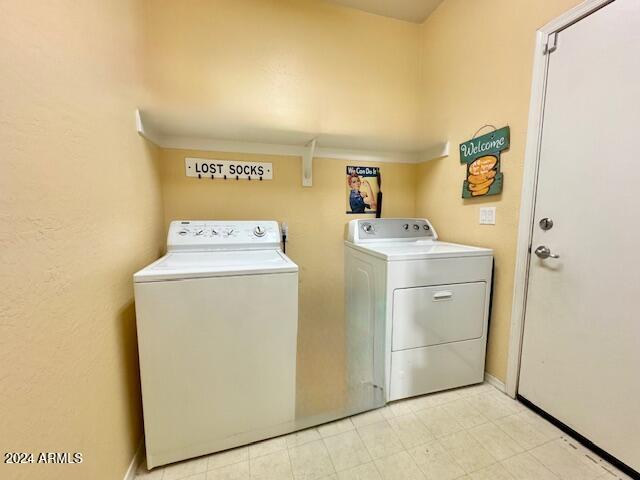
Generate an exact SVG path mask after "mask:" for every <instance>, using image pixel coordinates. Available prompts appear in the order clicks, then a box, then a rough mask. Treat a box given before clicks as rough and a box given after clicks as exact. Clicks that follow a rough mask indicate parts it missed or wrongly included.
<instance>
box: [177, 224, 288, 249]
mask: <svg viewBox="0 0 640 480" xmlns="http://www.w3.org/2000/svg"><path fill="white" fill-rule="evenodd" d="M280 241H281V235H280V226H279V225H278V222H276V221H273V220H237V221H234V220H219V221H218V220H175V221H173V222H171V225H170V226H169V234H168V236H167V251H169V252H175V251H180V250H188V251H209V250H248V249H272V248H280Z"/></svg>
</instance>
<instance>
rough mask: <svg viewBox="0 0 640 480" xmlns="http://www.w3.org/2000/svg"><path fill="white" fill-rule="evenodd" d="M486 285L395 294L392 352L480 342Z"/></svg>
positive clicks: (402, 290) (405, 289)
mask: <svg viewBox="0 0 640 480" xmlns="http://www.w3.org/2000/svg"><path fill="white" fill-rule="evenodd" d="M486 285H487V284H486V283H485V282H474V283H460V284H455V285H438V286H431V287H416V288H402V289H398V290H395V291H394V294H393V334H392V335H393V337H392V338H393V342H392V350H393V351H398V350H407V349H410V348H418V347H427V346H431V345H440V344H443V343H451V342H459V341H463V340H471V339H474V338H480V337H481V336H482V333H483V326H484V314H485V295H486Z"/></svg>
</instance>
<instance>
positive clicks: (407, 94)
mask: <svg viewBox="0 0 640 480" xmlns="http://www.w3.org/2000/svg"><path fill="white" fill-rule="evenodd" d="M145 4H146V8H147V14H146V22H145V25H146V37H147V44H146V56H145V60H146V61H145V70H146V74H147V81H148V85H149V87H150V90H151V92H152V94H153V96H152V98H151V100H150V101H149V102H148V103H145V104H144V105H143V107H144V108H145V110H146V111H148V112H151V113H152V114H153V118H154V119H155V120H156V121H157V122H159V123H160V125H159V126H160V127H165V128H171V130H172V132H173V133H177V134H188V135H192V136H205V137H206V136H211V135H215V137H216V138H222V139H240V140H246V139H247V138H251V139H252V140H253V141H267V142H296V143H300V144H303V143H305V142H307V141H309V140H310V139H311V138H313V137H314V136H316V135H317V134H322V135H321V139H322V142H321V143H322V145H324V146H327V145H328V146H332V147H339V146H343V147H346V148H387V149H394V148H397V147H398V146H399V145H403V146H406V145H407V143H411V142H413V141H414V139H415V138H417V131H418V124H417V119H418V107H419V105H418V101H417V98H418V62H417V58H418V46H419V43H418V35H419V30H420V26H419V25H417V24H412V23H408V22H402V21H399V20H394V19H390V18H386V17H381V16H377V15H371V14H367V13H364V12H361V11H358V10H353V9H349V8H344V7H340V6H336V5H332V4H328V3H324V2H320V1H318V0H240V1H239V0H181V1H175V0H147V1H146V3H145Z"/></svg>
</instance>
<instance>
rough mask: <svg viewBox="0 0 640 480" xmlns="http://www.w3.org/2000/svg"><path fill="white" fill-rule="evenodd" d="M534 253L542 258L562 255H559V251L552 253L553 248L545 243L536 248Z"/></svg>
mask: <svg viewBox="0 0 640 480" xmlns="http://www.w3.org/2000/svg"><path fill="white" fill-rule="evenodd" d="M533 253H535V254H536V255H537V256H538V257H540V258H542V259H545V258H560V255H558V254H557V253H551V250H549V247H546V246H544V245H540V246H539V247H538V248H536V249H535V251H534V252H533Z"/></svg>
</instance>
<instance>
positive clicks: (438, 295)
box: [433, 290, 453, 302]
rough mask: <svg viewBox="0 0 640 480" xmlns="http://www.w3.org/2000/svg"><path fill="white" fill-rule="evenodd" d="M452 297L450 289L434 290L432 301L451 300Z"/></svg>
mask: <svg viewBox="0 0 640 480" xmlns="http://www.w3.org/2000/svg"><path fill="white" fill-rule="evenodd" d="M452 298H453V292H452V291H451V290H440V291H439V292H435V293H434V294H433V301H434V302H437V301H439V300H451V299H452Z"/></svg>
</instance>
